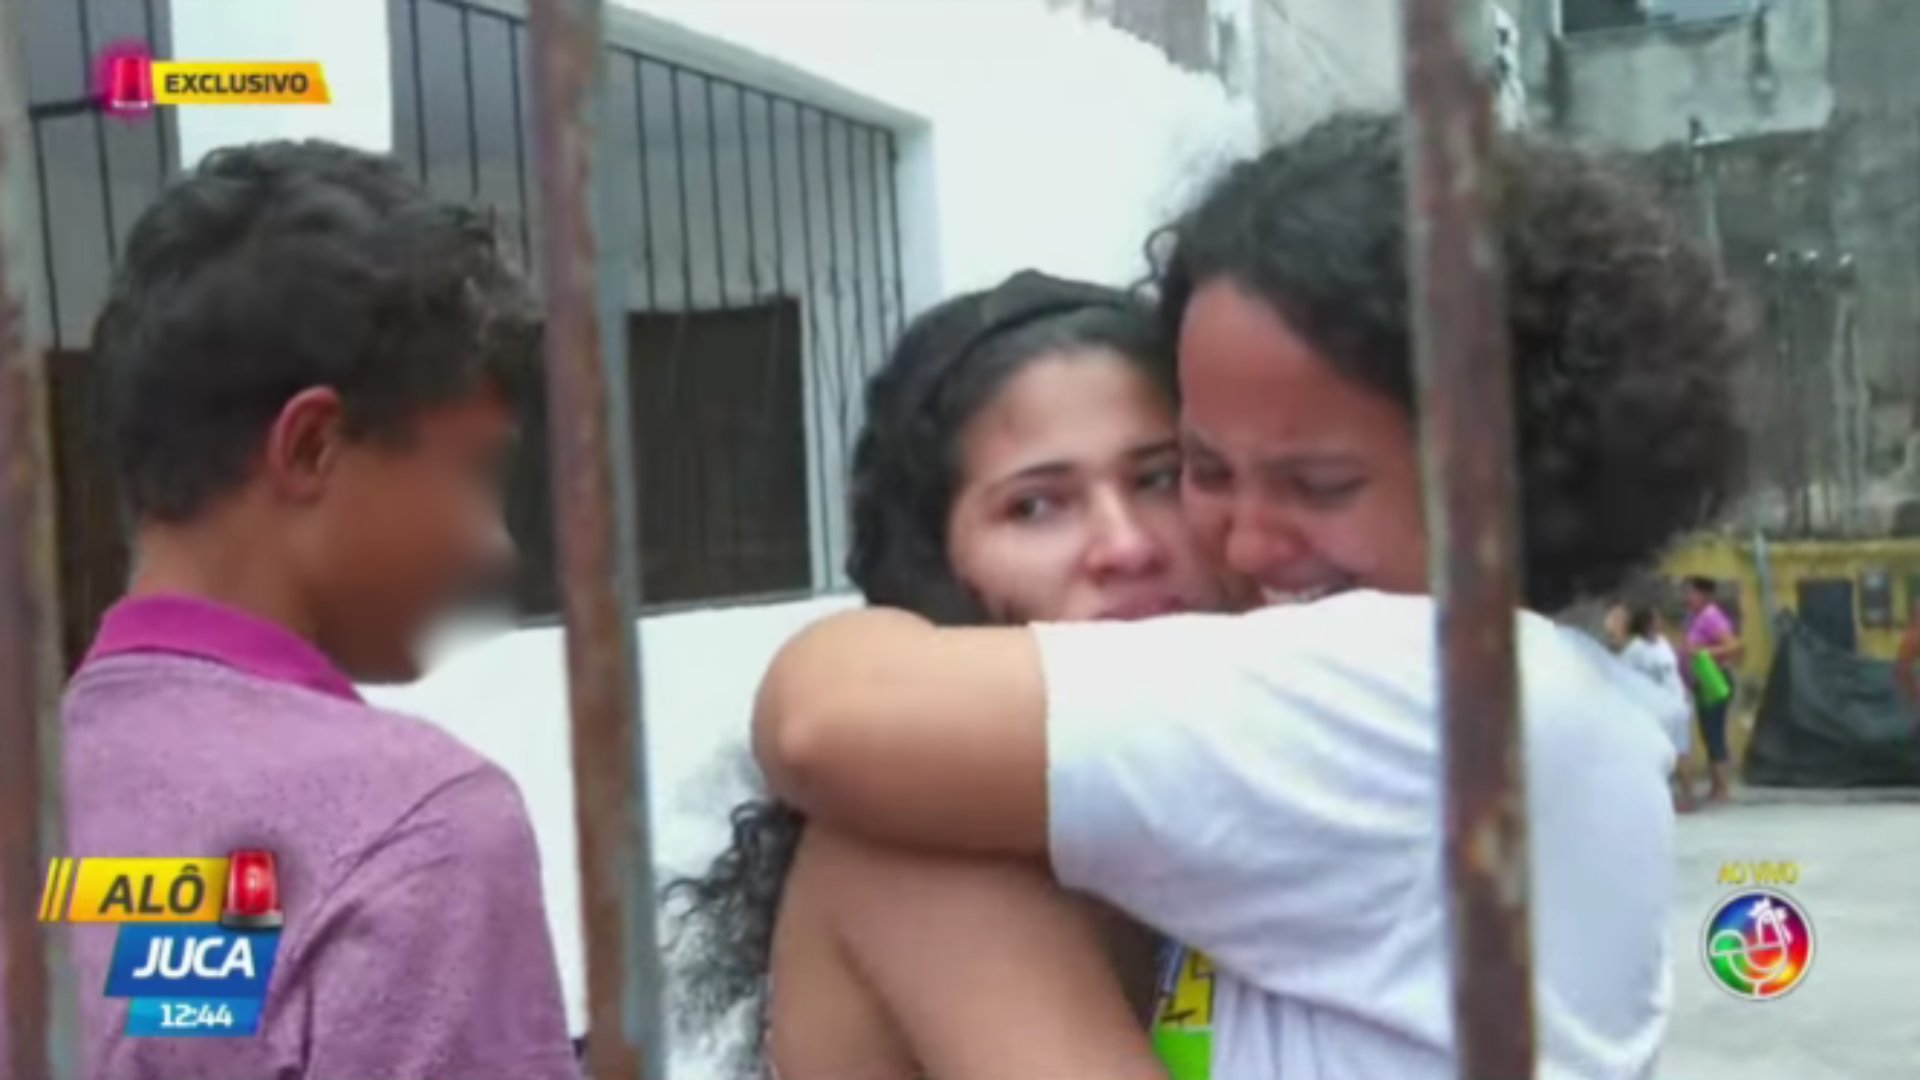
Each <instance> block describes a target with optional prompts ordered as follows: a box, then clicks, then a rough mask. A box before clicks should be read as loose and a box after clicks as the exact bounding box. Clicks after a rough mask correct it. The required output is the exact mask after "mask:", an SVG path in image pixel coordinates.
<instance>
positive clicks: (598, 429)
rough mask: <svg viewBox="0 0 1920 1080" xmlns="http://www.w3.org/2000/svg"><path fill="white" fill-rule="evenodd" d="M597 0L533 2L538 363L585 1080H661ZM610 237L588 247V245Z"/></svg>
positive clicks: (634, 539)
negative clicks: (558, 615) (563, 649)
mask: <svg viewBox="0 0 1920 1080" xmlns="http://www.w3.org/2000/svg"><path fill="white" fill-rule="evenodd" d="M602 2H603V0H533V2H532V4H531V21H530V24H529V30H530V35H531V36H530V39H529V40H530V41H531V43H532V46H531V47H532V50H533V56H532V61H533V74H534V103H535V106H534V107H535V109H536V111H537V114H538V118H539V123H538V125H537V128H536V138H537V140H538V141H537V144H536V146H537V150H536V153H537V156H538V166H539V170H540V172H539V175H540V192H541V201H542V205H544V206H545V207H546V213H547V228H546V230H545V234H544V235H543V236H542V238H541V240H542V243H541V252H542V256H543V258H542V261H543V263H544V265H545V280H546V290H545V291H546V306H547V326H546V335H545V343H546V371H547V380H548V416H549V420H550V425H549V426H550V428H551V432H552V435H551V438H552V440H553V441H552V451H553V452H552V474H551V482H552V485H553V491H554V493H555V496H556V499H555V503H556V509H557V512H558V518H559V520H558V532H559V542H560V580H561V595H562V600H563V605H562V606H563V610H564V613H565V618H566V642H567V696H568V700H569V704H570V706H571V711H572V717H573V773H574V800H575V803H574V805H575V813H576V815H577V819H578V826H579V830H580V877H581V882H580V903H581V910H582V915H583V916H584V922H585V927H586V944H587V950H586V951H587V1000H588V1006H587V1008H588V1015H589V1016H590V1018H591V1026H590V1027H589V1030H588V1040H587V1072H588V1074H589V1075H590V1076H592V1077H593V1078H594V1080H662V1078H663V1077H664V1075H665V1072H664V1065H665V1061H666V1055H665V1047H664V1046H663V1045H662V1043H661V1036H662V1034H663V1026H662V1023H661V1006H660V999H659V997H658V992H659V989H660V985H661V980H660V973H661V964H660V955H659V946H658V941H657V936H658V926H657V923H656V901H655V892H654V875H653V850H652V832H651V823H650V821H649V812H648V792H647V789H648V779H649V778H648V775H647V741H646V724H645V720H644V717H643V716H642V714H641V700H642V697H641V688H640V674H641V664H640V651H639V640H638V632H637V620H638V615H639V595H638V594H639V582H640V566H639V552H640V545H639V530H638V526H637V522H636V520H635V519H636V513H635V507H634V502H635V499H634V484H633V475H632V469H633V456H632V453H631V445H630V442H631V437H632V428H631V426H630V418H629V415H628V413H629V410H630V401H629V398H628V393H627V383H628V365H629V361H628V357H627V353H626V337H627V335H626V310H627V295H626V281H625V268H626V256H625V253H624V252H623V251H621V250H620V248H619V246H618V244H617V242H616V238H617V237H619V236H621V235H622V233H621V232H620V230H619V229H618V228H617V223H618V220H619V217H620V209H621V203H622V201H623V199H624V190H623V188H622V186H621V180H622V178H620V177H617V176H616V175H615V174H614V173H613V171H612V168H611V163H612V162H613V161H615V160H617V155H616V154H614V153H609V152H608V151H609V150H610V149H613V148H615V147H617V142H616V141H615V136H614V135H613V133H612V130H611V128H610V127H609V126H608V125H606V124H605V123H604V122H603V120H604V117H605V116H606V105H607V92H606V91H607V80H606V67H605V63H606V56H605V51H604V49H603V48H602V16H603V12H602ZM603 237H604V238H606V240H607V241H608V242H607V243H606V244H605V245H604V246H603V245H601V244H600V243H599V240H600V238H603Z"/></svg>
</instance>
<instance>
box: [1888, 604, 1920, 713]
mask: <svg viewBox="0 0 1920 1080" xmlns="http://www.w3.org/2000/svg"><path fill="white" fill-rule="evenodd" d="M1893 678H1894V681H1895V682H1897V683H1899V684H1900V691H1901V693H1903V694H1905V695H1906V699H1907V705H1908V706H1909V707H1911V708H1912V709H1913V726H1914V733H1915V734H1916V735H1920V596H1916V597H1914V598H1913V605H1912V607H1911V608H1910V609H1909V610H1908V611H1907V631H1906V633H1904V634H1901V635H1900V649H1899V651H1898V653H1896V654H1895V656H1894V661H1893Z"/></svg>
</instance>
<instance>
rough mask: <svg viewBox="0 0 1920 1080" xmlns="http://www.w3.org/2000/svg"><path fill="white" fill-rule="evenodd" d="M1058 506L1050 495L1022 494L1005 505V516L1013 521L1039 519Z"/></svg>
mask: <svg viewBox="0 0 1920 1080" xmlns="http://www.w3.org/2000/svg"><path fill="white" fill-rule="evenodd" d="M1059 508H1060V504H1059V502H1058V501H1056V500H1055V499H1054V498H1053V497H1052V496H1051V495H1022V496H1021V497H1020V498H1018V499H1015V500H1014V501H1013V502H1012V504H1011V505H1009V506H1008V507H1007V516H1008V517H1010V518H1012V519H1013V520H1015V521H1041V520H1043V519H1045V518H1048V517H1051V516H1052V515H1053V513H1054V512H1055V511H1056V510H1058V509H1059Z"/></svg>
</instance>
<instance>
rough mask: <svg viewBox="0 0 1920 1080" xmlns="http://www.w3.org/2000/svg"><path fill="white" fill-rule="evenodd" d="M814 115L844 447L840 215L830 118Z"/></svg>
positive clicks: (848, 416)
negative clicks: (823, 193)
mask: <svg viewBox="0 0 1920 1080" xmlns="http://www.w3.org/2000/svg"><path fill="white" fill-rule="evenodd" d="M814 115H816V116H818V117H819V118H820V181H821V184H822V185H823V186H824V187H825V188H826V197H827V295H828V297H830V298H831V299H832V301H833V381H834V395H835V400H836V402H837V403H838V405H839V410H838V411H839V419H840V427H839V430H838V434H839V436H840V442H841V445H842V446H844V445H846V443H847V442H848V439H847V428H848V427H849V426H850V425H851V423H852V421H853V417H852V415H851V414H850V413H849V412H848V410H847V334H846V327H845V325H843V323H842V320H841V315H842V311H841V308H842V307H844V306H845V305H843V304H842V303H841V302H840V215H839V213H838V209H837V208H836V207H835V206H834V203H835V202H836V201H837V200H836V196H835V193H834V189H833V120H832V117H830V116H828V115H827V113H825V112H824V111H822V110H819V109H815V110H814ZM843 467H844V466H843Z"/></svg>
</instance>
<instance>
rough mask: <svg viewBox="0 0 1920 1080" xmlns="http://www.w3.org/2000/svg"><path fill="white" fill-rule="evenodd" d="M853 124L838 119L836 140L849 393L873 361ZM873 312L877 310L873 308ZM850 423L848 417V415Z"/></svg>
mask: <svg viewBox="0 0 1920 1080" xmlns="http://www.w3.org/2000/svg"><path fill="white" fill-rule="evenodd" d="M855 130H856V129H855V127H854V125H852V124H849V123H847V122H846V121H845V120H842V121H841V122H840V140H841V141H842V142H844V143H845V144H846V146H847V246H848V247H850V248H852V249H853V276H852V279H851V280H850V281H849V282H848V286H847V287H848V288H849V289H851V290H852V292H853V370H854V372H855V374H856V376H857V377H856V378H855V379H854V380H853V385H854V387H855V388H856V390H855V393H854V395H853V396H855V397H857V396H858V390H857V388H858V387H859V386H860V385H861V384H862V383H863V381H864V377H865V375H866V373H867V370H868V368H869V366H870V365H873V364H875V363H876V361H875V360H874V359H872V358H870V357H863V356H862V355H861V353H862V352H864V351H865V350H866V346H867V342H866V336H867V297H866V277H865V275H864V274H863V273H862V272H861V270H860V207H859V206H858V205H856V204H857V202H858V201H859V191H860V171H859V169H857V168H856V167H855V166H854V152H853V136H854V132H855ZM876 314H877V312H876ZM849 423H851V417H849Z"/></svg>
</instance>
